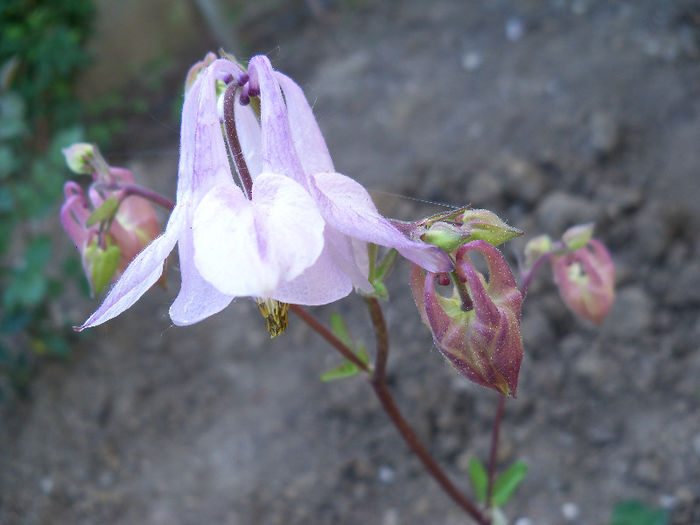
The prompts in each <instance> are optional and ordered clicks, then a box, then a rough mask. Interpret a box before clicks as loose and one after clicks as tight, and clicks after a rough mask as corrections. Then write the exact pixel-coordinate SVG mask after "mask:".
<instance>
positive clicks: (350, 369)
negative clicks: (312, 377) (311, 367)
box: [321, 313, 369, 382]
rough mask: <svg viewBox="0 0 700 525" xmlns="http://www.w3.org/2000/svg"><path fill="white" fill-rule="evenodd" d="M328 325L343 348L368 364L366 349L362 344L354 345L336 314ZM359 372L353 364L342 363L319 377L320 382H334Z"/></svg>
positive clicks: (346, 328)
mask: <svg viewBox="0 0 700 525" xmlns="http://www.w3.org/2000/svg"><path fill="white" fill-rule="evenodd" d="M330 324H331V332H333V335H335V336H336V337H337V338H338V339H340V341H341V342H342V343H343V344H344V345H345V346H347V347H348V348H349V349H350V350H352V351H353V352H354V353H355V355H357V357H358V358H359V359H360V361H362V362H363V363H368V362H369V356H368V355H367V349H366V348H365V347H364V345H363V344H362V343H355V340H354V339H353V338H352V336H351V335H350V331H349V330H348V326H347V324H345V321H344V320H343V318H342V317H341V316H340V315H339V314H337V313H332V314H331V321H330ZM359 372H361V370H360V368H358V366H357V365H356V364H355V363H351V362H350V361H345V362H344V363H342V364H340V365H338V366H336V367H333V368H331V369H330V370H328V371H327V372H325V373H323V374H322V375H321V381H324V382H325V381H335V380H336V379H345V378H346V377H352V376H354V375H357V374H358V373H359Z"/></svg>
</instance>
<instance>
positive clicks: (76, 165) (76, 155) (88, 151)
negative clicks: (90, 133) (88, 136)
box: [61, 142, 95, 175]
mask: <svg viewBox="0 0 700 525" xmlns="http://www.w3.org/2000/svg"><path fill="white" fill-rule="evenodd" d="M61 152H63V156H64V157H65V158H66V164H68V167H69V168H70V170H71V171H72V172H73V173H77V174H79V175H85V174H90V173H92V172H93V164H92V163H93V161H94V159H95V147H94V145H92V144H89V143H87V142H76V143H75V144H71V145H70V146H68V147H67V148H63V149H62V150H61Z"/></svg>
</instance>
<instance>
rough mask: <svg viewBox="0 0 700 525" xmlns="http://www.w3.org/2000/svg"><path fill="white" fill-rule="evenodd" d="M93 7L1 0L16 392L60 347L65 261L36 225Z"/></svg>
mask: <svg viewBox="0 0 700 525" xmlns="http://www.w3.org/2000/svg"><path fill="white" fill-rule="evenodd" d="M93 13H94V5H93V2H92V1H91V0H63V1H61V2H53V1H49V0H33V1H30V0H3V1H2V2H0V34H1V35H2V38H0V290H2V292H1V297H0V388H2V385H3V384H4V385H8V384H9V385H10V386H11V387H12V388H14V389H15V390H17V391H20V392H22V391H23V390H25V389H26V386H27V382H28V381H29V378H30V377H31V374H32V371H33V368H34V363H35V361H36V356H37V355H48V356H54V357H64V356H66V355H67V353H68V348H69V347H68V344H67V337H68V334H69V327H67V326H60V324H59V323H58V322H57V321H56V320H54V318H53V317H54V316H52V315H51V312H52V309H51V302H52V301H53V300H55V298H56V297H58V295H59V294H60V293H61V291H62V289H63V286H62V283H63V282H64V281H65V278H66V275H67V274H66V270H68V269H69V268H70V267H71V265H69V264H63V265H61V264H60V261H56V259H55V254H54V249H53V246H52V243H51V240H50V238H49V237H48V236H46V235H44V234H41V233H39V232H41V230H42V220H43V221H45V220H46V218H47V217H48V216H49V215H50V214H52V213H55V212H56V210H57V207H58V203H59V200H60V195H61V188H62V186H63V183H64V182H65V180H66V177H65V175H66V174H67V170H66V168H65V164H64V161H63V157H62V154H61V148H63V147H66V146H68V145H69V144H71V143H72V142H75V141H79V140H80V139H81V138H82V130H81V127H80V126H79V125H78V122H79V117H80V112H79V104H78V102H77V101H76V99H75V98H74V96H73V93H72V87H73V84H74V82H75V78H76V73H77V72H78V71H79V70H80V69H82V68H84V67H85V66H86V65H87V64H88V59H89V57H88V55H87V52H86V51H85V45H84V44H85V41H86V39H87V37H88V35H89V33H90V28H91V23H92V18H93ZM56 263H58V264H56ZM73 266H75V265H74V263H73ZM74 274H75V272H73V273H72V274H71V275H74ZM3 378H4V379H3Z"/></svg>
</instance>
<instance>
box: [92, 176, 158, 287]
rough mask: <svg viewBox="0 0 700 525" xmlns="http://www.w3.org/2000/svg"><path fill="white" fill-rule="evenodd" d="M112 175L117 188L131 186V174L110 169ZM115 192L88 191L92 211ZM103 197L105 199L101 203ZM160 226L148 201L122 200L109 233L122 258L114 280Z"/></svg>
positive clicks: (132, 179) (115, 192) (155, 233)
mask: <svg viewBox="0 0 700 525" xmlns="http://www.w3.org/2000/svg"><path fill="white" fill-rule="evenodd" d="M109 171H110V174H111V176H112V177H113V178H114V180H116V181H117V182H118V183H119V184H120V185H122V186H126V185H129V184H134V175H133V174H132V173H131V172H130V171H129V170H127V169H124V168H114V167H110V168H109ZM118 194H119V190H117V191H107V192H104V193H103V195H100V194H99V193H98V192H97V191H95V190H91V191H90V200H91V201H92V203H93V205H94V206H95V208H97V207H99V206H100V205H101V204H102V202H104V200H106V199H108V198H110V197H113V196H117V195H118ZM103 196H104V200H103ZM160 232H161V230H160V225H159V224H158V217H157V216H156V212H155V209H154V208H153V205H152V204H151V203H150V201H148V200H147V199H144V198H143V197H138V196H135V195H131V196H129V197H127V198H125V199H124V200H123V201H122V203H121V204H120V206H119V209H118V210H117V212H116V214H115V215H114V221H113V222H112V227H111V228H110V231H109V233H110V234H111V235H112V237H113V238H114V242H115V243H116V244H117V246H119V249H120V251H121V257H120V260H119V269H118V271H117V274H116V275H115V278H116V277H119V276H120V275H121V274H122V272H123V271H124V270H125V269H126V267H127V266H128V265H129V263H130V262H131V261H132V260H133V259H134V258H135V257H136V256H137V255H138V254H139V252H140V251H141V250H143V249H144V248H145V247H146V246H147V245H148V244H149V243H150V242H151V241H152V240H153V239H155V238H156V237H158V235H160Z"/></svg>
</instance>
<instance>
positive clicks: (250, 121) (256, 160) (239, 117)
mask: <svg viewBox="0 0 700 525" xmlns="http://www.w3.org/2000/svg"><path fill="white" fill-rule="evenodd" d="M234 113H235V116H236V132H237V133H238V141H239V142H240V143H241V150H242V151H243V157H244V159H245V163H246V165H247V166H248V171H249V172H250V176H251V177H252V178H253V179H255V177H257V176H258V175H259V174H260V173H262V164H263V157H262V138H261V137H260V123H259V122H258V118H257V117H256V116H255V113H253V110H252V108H251V107H250V106H249V105H248V106H241V105H240V104H239V103H238V102H237V103H236V104H235V107H234Z"/></svg>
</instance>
